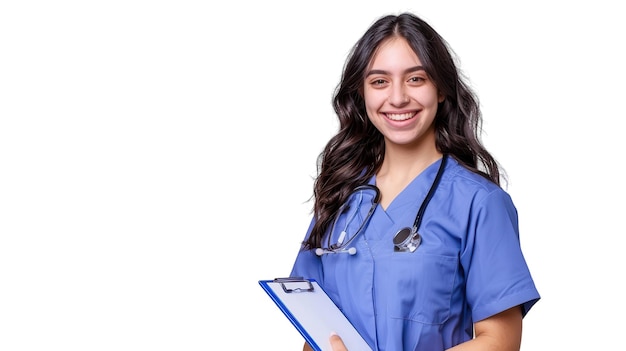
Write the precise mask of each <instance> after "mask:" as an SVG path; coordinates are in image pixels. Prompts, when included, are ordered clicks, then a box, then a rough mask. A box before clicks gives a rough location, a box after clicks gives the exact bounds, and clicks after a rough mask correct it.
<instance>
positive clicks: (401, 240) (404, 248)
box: [393, 227, 422, 252]
mask: <svg viewBox="0 0 626 351" xmlns="http://www.w3.org/2000/svg"><path fill="white" fill-rule="evenodd" d="M421 243H422V236H421V235H420V234H419V233H418V232H417V231H416V230H414V229H412V228H408V227H407V228H403V229H400V230H399V231H398V233H396V235H395V236H394V237H393V251H394V252H413V251H415V250H417V248H418V247H419V246H420V244H421Z"/></svg>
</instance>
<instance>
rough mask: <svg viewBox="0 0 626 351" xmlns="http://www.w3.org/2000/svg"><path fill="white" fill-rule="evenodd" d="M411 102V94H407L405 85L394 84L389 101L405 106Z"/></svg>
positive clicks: (395, 104)
mask: <svg viewBox="0 0 626 351" xmlns="http://www.w3.org/2000/svg"><path fill="white" fill-rule="evenodd" d="M408 102H409V96H408V95H407V94H406V90H405V87H404V86H403V85H401V84H400V85H394V86H393V87H392V88H391V91H390V95H389V103H390V104H392V105H394V106H403V105H406V104H407V103H408Z"/></svg>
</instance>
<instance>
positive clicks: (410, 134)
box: [363, 37, 443, 147]
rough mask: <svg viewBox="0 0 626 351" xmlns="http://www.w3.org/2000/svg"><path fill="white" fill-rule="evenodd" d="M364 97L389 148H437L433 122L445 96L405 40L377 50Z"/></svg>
mask: <svg viewBox="0 0 626 351" xmlns="http://www.w3.org/2000/svg"><path fill="white" fill-rule="evenodd" d="M363 97H364V100H365V108H366V111H367V115H368V117H369V119H370V121H372V123H373V124H374V126H376V128H377V129H378V130H379V131H380V132H381V133H382V134H383V136H384V137H385V142H386V143H387V144H389V143H392V144H398V145H403V146H409V147H419V146H421V145H424V143H432V145H433V146H434V141H435V138H434V135H435V130H434V124H433V121H434V119H435V115H436V114H437V105H438V103H439V102H441V101H443V96H441V95H440V94H439V93H438V91H437V87H435V85H434V83H433V82H432V81H431V80H430V77H429V76H428V74H426V71H425V70H424V68H423V67H422V63H421V62H420V60H419V58H418V57H417V55H416V54H415V53H414V52H413V50H412V49H411V47H410V46H409V44H408V43H407V41H406V40H405V39H403V38H398V37H394V38H391V39H389V40H387V41H385V42H383V43H382V44H381V46H380V47H379V48H378V50H377V52H376V53H375V55H374V57H373V58H372V61H371V63H370V66H369V69H368V71H367V72H366V76H365V81H364V89H363ZM388 146H389V145H388Z"/></svg>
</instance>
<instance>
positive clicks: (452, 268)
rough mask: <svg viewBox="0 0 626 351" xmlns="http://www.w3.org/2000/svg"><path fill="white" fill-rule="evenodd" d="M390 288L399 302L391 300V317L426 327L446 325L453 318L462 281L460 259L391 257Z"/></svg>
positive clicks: (419, 255)
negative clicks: (455, 293)
mask: <svg viewBox="0 0 626 351" xmlns="http://www.w3.org/2000/svg"><path fill="white" fill-rule="evenodd" d="M391 257H392V259H391V261H390V264H391V266H390V268H391V269H390V270H389V273H390V274H389V277H388V278H389V285H390V288H392V289H394V290H393V291H395V293H396V294H397V295H396V298H393V299H388V305H387V313H388V315H389V317H391V318H400V319H405V320H411V321H416V322H420V323H426V324H442V323H444V322H445V321H446V319H448V316H449V315H450V308H451V303H452V293H453V290H454V284H455V281H456V280H457V279H458V277H457V275H458V259H457V258H456V257H452V256H442V255H432V254H424V252H423V251H420V250H419V249H418V250H417V251H416V252H414V253H408V252H396V253H394V254H392V255H391Z"/></svg>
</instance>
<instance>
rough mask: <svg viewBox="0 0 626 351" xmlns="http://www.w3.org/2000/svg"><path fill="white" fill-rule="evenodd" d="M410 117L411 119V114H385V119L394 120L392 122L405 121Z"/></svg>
mask: <svg viewBox="0 0 626 351" xmlns="http://www.w3.org/2000/svg"><path fill="white" fill-rule="evenodd" d="M411 117H413V113H401V114H392V113H388V114H387V118H389V119H391V120H394V121H405V120H407V119H409V118H411Z"/></svg>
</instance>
